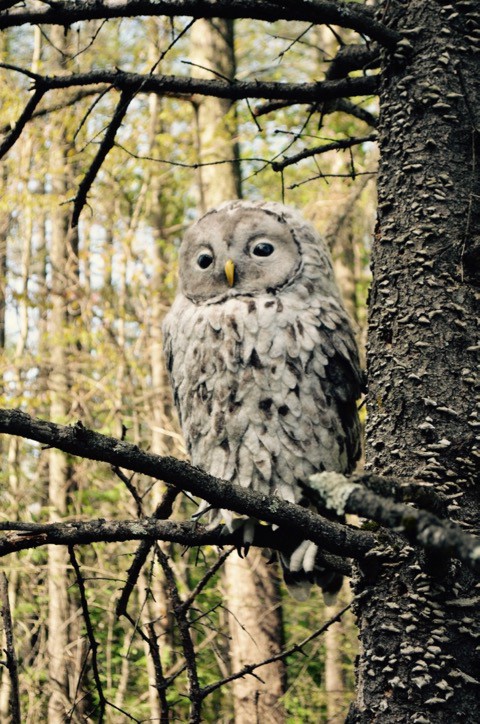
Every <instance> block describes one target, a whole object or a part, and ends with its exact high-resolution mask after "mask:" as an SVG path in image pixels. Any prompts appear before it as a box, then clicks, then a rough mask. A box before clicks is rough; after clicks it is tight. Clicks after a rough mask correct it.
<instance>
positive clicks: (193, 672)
mask: <svg viewBox="0 0 480 724" xmlns="http://www.w3.org/2000/svg"><path fill="white" fill-rule="evenodd" d="M155 552H156V555H157V559H158V562H159V563H160V565H161V567H162V570H163V573H164V575H165V581H166V584H167V589H168V594H169V596H170V601H171V603H172V608H173V615H174V616H175V620H176V622H177V626H178V630H179V633H180V639H181V642H182V649H183V653H184V655H185V664H186V668H187V676H188V683H189V699H190V703H191V706H190V723H191V724H197V722H200V721H201V705H202V693H201V688H200V682H199V680H198V672H197V663H196V654H195V647H194V645H193V641H192V637H191V634H190V623H189V621H188V618H187V615H188V607H186V606H185V605H184V602H183V601H182V599H181V597H180V594H179V592H178V588H177V583H176V581H175V576H174V575H173V571H172V569H171V567H170V563H169V561H168V558H167V556H166V555H165V553H164V552H163V551H162V550H161V548H160V546H157V547H156V551H155Z"/></svg>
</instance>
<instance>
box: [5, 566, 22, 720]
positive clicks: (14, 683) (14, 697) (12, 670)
mask: <svg viewBox="0 0 480 724" xmlns="http://www.w3.org/2000/svg"><path fill="white" fill-rule="evenodd" d="M0 605H1V607H2V620H3V630H4V631H5V653H6V656H7V662H6V666H7V670H8V673H9V675H10V684H11V689H10V715H11V717H12V718H11V722H12V724H21V723H22V717H21V712H20V695H19V689H18V663H17V657H16V654H15V646H14V639H13V625H12V614H11V613H10V602H9V600H8V580H7V576H6V575H5V573H3V572H2V573H1V574H0Z"/></svg>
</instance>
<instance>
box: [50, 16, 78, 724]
mask: <svg viewBox="0 0 480 724" xmlns="http://www.w3.org/2000/svg"><path fill="white" fill-rule="evenodd" d="M51 34H52V41H53V45H54V48H56V49H57V52H59V51H60V49H61V51H62V59H63V58H64V57H65V55H64V53H66V52H67V38H66V35H65V32H64V29H63V28H57V27H54V28H53V29H52V31H51ZM58 65H59V67H62V66H63V61H62V60H61V61H59V62H58ZM52 130H53V132H52V136H55V137H54V138H53V139H52V146H51V148H52V150H51V155H52V159H53V171H52V180H51V184H52V209H51V240H50V265H51V288H50V293H51V312H50V324H49V330H48V334H49V340H50V375H49V380H48V385H49V392H50V419H51V420H53V421H55V422H62V423H64V422H65V421H66V418H67V413H68V409H69V407H68V391H69V375H68V355H67V349H66V337H67V335H66V326H67V319H68V313H67V298H68V294H69V292H71V287H70V284H71V281H72V279H71V276H72V275H71V273H69V271H70V269H71V267H72V265H73V264H74V261H73V249H74V248H76V243H75V242H74V241H72V237H73V235H74V234H75V233H76V232H74V231H72V229H69V214H68V210H67V208H66V207H65V206H60V204H61V202H62V201H63V200H64V198H65V194H66V191H67V179H66V168H67V166H68V159H67V151H68V148H67V138H66V133H65V130H64V128H63V127H60V128H59V127H58V126H57V127H56V129H52ZM68 484H69V470H68V463H67V458H66V456H65V455H64V454H63V453H61V452H59V451H58V450H54V449H52V450H50V453H49V488H48V497H49V507H50V520H52V521H55V520H59V519H61V518H62V517H64V516H65V515H66V512H67V492H68ZM67 567H68V553H67V550H66V549H65V548H63V547H61V546H49V549H48V646H47V648H48V657H49V661H48V669H49V672H48V673H49V680H50V686H51V694H50V698H49V701H48V722H49V724H57V722H58V724H61V723H62V722H64V721H65V714H66V711H68V708H69V697H68V683H69V682H68V670H67V662H68V659H67V657H66V653H67V646H68V643H69V637H68V624H67V621H68V616H69V604H68V585H69V583H68V578H67Z"/></svg>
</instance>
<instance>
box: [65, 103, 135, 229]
mask: <svg viewBox="0 0 480 724" xmlns="http://www.w3.org/2000/svg"><path fill="white" fill-rule="evenodd" d="M133 96H134V93H133V92H132V91H131V90H123V91H122V93H121V96H120V100H119V102H118V104H117V107H116V108H115V113H114V114H113V116H112V120H111V121H110V123H109V124H108V127H107V130H106V132H105V135H104V137H103V139H102V142H101V143H100V147H99V149H98V151H97V154H96V156H95V158H94V159H93V161H92V163H91V164H90V167H89V169H88V171H87V173H86V174H85V176H84V177H83V179H82V180H81V182H80V185H79V187H78V191H77V195H76V197H75V201H74V204H73V212H72V227H75V226H77V225H78V220H79V218H80V214H81V212H82V209H83V207H84V206H85V204H86V202H87V194H88V192H89V190H90V188H91V186H92V184H93V182H94V181H95V178H96V176H97V173H98V172H99V170H100V168H101V166H102V163H103V162H104V161H105V159H106V157H107V155H108V152H109V151H110V150H111V148H112V147H113V144H114V142H115V136H116V135H117V131H118V129H119V128H120V126H121V125H122V121H123V119H124V118H125V115H126V113H127V110H128V106H129V105H130V102H131V100H132V98H133Z"/></svg>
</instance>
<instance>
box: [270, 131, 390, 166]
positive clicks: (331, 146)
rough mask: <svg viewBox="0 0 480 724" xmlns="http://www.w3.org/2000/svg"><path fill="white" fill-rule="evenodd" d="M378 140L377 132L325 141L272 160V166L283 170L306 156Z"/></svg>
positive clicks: (309, 156)
mask: <svg viewBox="0 0 480 724" xmlns="http://www.w3.org/2000/svg"><path fill="white" fill-rule="evenodd" d="M376 140H377V134H376V133H371V134H370V135H369V136H363V137H362V138H355V137H353V138H345V139H340V140H338V141H332V143H324V144H322V145H321V146H315V147H314V148H306V149H304V150H303V151H299V153H295V154H294V155H293V156H288V157H287V158H284V159H283V161H272V163H271V166H272V169H273V170H274V171H283V169H284V168H286V167H287V166H292V165H293V164H295V163H298V162H299V161H303V159H305V158H311V157H312V156H318V155H319V154H321V153H327V151H341V150H344V149H346V148H352V147H353V146H359V145H360V144H361V143H367V142H371V141H376Z"/></svg>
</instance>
